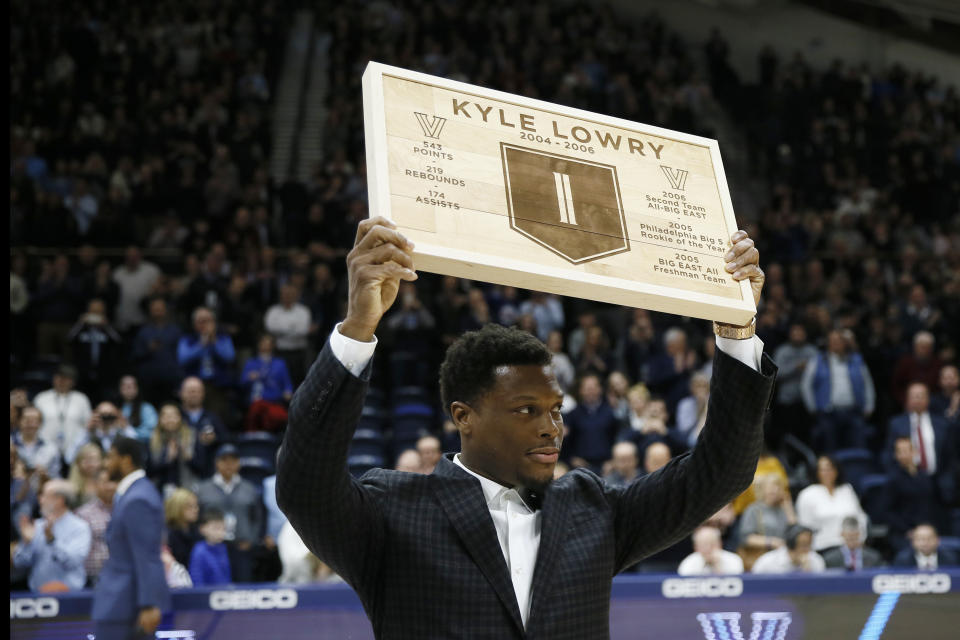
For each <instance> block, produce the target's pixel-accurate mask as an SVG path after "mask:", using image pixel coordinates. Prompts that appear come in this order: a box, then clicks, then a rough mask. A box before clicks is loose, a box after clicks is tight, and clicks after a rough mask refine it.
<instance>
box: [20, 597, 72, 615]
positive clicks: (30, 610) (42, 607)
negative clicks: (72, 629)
mask: <svg viewBox="0 0 960 640" xmlns="http://www.w3.org/2000/svg"><path fill="white" fill-rule="evenodd" d="M58 613H60V601H59V600H57V599H56V598H10V617H11V618H53V617H54V616H56V615H57V614H58Z"/></svg>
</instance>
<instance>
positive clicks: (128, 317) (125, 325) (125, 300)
mask: <svg viewBox="0 0 960 640" xmlns="http://www.w3.org/2000/svg"><path fill="white" fill-rule="evenodd" d="M160 273H161V272H160V268H159V267H158V266H157V265H155V264H153V263H152V262H147V261H146V260H142V261H141V262H140V264H139V265H138V266H137V268H136V269H128V268H127V266H126V265H120V266H119V267H117V268H116V269H114V270H113V281H114V282H116V283H117V286H118V287H120V300H119V301H118V302H117V310H116V312H115V322H116V325H117V329H119V330H120V331H126V330H127V329H129V328H130V327H136V326H139V325H141V324H143V323H144V322H146V321H147V316H146V314H145V313H144V311H143V309H142V308H141V307H140V303H141V302H142V301H143V299H144V298H145V297H147V295H148V294H149V293H150V288H151V287H152V286H153V283H154V282H156V281H157V278H159V277H160Z"/></svg>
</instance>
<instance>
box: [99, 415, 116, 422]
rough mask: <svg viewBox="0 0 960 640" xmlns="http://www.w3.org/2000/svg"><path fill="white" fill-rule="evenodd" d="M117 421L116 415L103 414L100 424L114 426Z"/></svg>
mask: <svg viewBox="0 0 960 640" xmlns="http://www.w3.org/2000/svg"><path fill="white" fill-rule="evenodd" d="M116 420H117V416H116V414H113V413H101V414H100V422H102V423H103V424H113V423H114V422H115V421H116Z"/></svg>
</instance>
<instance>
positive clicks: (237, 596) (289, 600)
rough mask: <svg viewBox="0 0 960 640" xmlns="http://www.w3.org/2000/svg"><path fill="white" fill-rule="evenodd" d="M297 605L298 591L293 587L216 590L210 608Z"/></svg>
mask: <svg viewBox="0 0 960 640" xmlns="http://www.w3.org/2000/svg"><path fill="white" fill-rule="evenodd" d="M295 606H297V592H296V591H294V590H293V589H250V590H239V589H238V590H236V591H232V590H231V591H214V592H213V593H211V594H210V608H211V609H214V610H216V611H229V610H240V609H292V608H294V607H295Z"/></svg>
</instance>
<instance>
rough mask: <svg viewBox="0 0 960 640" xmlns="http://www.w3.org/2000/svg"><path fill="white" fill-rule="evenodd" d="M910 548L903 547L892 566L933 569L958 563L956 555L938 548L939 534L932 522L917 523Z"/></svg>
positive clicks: (959, 562)
mask: <svg viewBox="0 0 960 640" xmlns="http://www.w3.org/2000/svg"><path fill="white" fill-rule="evenodd" d="M910 545H911V548H910V549H904V550H903V551H901V552H900V553H898V554H897V557H896V558H894V560H893V566H895V567H904V568H914V569H920V570H922V571H935V570H937V569H942V568H943V567H955V566H957V565H958V564H960V561H958V559H957V555H956V554H955V553H954V552H953V551H950V550H949V549H941V548H940V536H938V535H937V529H936V527H934V526H933V525H932V524H918V525H917V526H916V527H914V529H913V535H912V536H911V537H910Z"/></svg>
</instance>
